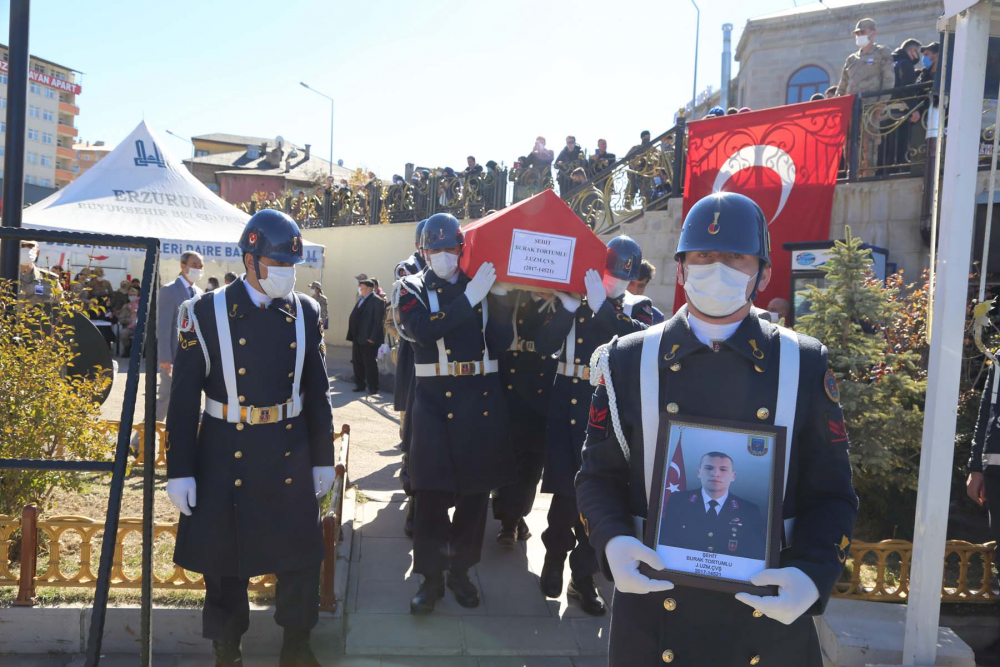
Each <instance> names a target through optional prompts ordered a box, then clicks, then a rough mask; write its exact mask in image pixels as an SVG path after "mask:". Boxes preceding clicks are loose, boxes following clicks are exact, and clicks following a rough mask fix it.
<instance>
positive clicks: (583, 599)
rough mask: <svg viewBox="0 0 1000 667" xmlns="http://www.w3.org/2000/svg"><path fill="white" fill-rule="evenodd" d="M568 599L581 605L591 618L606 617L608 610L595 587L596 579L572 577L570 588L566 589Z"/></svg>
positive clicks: (591, 577)
mask: <svg viewBox="0 0 1000 667" xmlns="http://www.w3.org/2000/svg"><path fill="white" fill-rule="evenodd" d="M566 597H568V598H569V599H571V600H576V601H577V602H579V603H580V608H581V609H583V610H584V611H585V612H587V613H588V614H590V615H591V616H604V614H605V612H606V611H607V609H606V608H605V606H604V600H602V599H601V594H600V593H598V592H597V586H596V585H594V577H593V576H590V575H587V576H580V575H576V574H574V575H573V576H572V577H570V580H569V586H567V587H566Z"/></svg>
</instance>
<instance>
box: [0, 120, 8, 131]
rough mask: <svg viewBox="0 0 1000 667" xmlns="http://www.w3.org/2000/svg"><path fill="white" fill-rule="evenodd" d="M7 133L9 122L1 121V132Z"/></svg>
mask: <svg viewBox="0 0 1000 667" xmlns="http://www.w3.org/2000/svg"><path fill="white" fill-rule="evenodd" d="M6 131H7V122H6V121H3V120H0V132H6Z"/></svg>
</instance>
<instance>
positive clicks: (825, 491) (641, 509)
mask: <svg viewBox="0 0 1000 667" xmlns="http://www.w3.org/2000/svg"><path fill="white" fill-rule="evenodd" d="M686 313H687V309H686V308H685V309H682V310H681V311H679V312H678V313H677V314H676V315H674V317H673V318H671V319H670V320H668V321H667V322H665V323H664V324H663V325H662V326H664V327H665V328H664V331H663V337H662V339H661V343H660V348H659V355H658V359H659V373H660V383H659V386H660V395H659V397H658V400H659V407H660V410H661V411H662V410H665V409H666V407H667V406H668V405H670V404H674V406H676V408H677V414H679V415H681V416H693V417H711V418H716V419H728V420H735V421H743V422H751V423H766V424H773V422H774V413H775V408H776V403H777V389H778V367H779V355H780V340H779V336H780V334H779V333H778V328H777V327H776V326H774V325H772V324H771V323H769V322H765V321H763V320H761V319H759V318H757V317H754V316H752V315H751V316H748V317H747V318H746V319H745V320H744V321H743V322H742V323H741V324H740V326H739V328H738V329H737V330H736V332H735V333H734V334H733V336H732V337H731V338H729V340H726V341H724V342H723V343H722V344H721V345H720V349H719V351H718V352H713V351H712V350H711V349H710V348H709V347H707V346H706V345H704V344H702V343H701V342H700V341H699V340H698V339H697V338H696V337H695V336H694V334H693V333H691V330H690V328H689V327H688V322H687V314H686ZM658 326H661V325H658ZM645 335H648V333H644V334H637V335H633V336H626V337H625V338H622V339H619V340H618V341H616V343H615V344H613V345H612V348H611V357H610V364H609V366H610V370H611V378H612V382H613V385H614V389H615V392H616V396H617V401H616V403H617V406H618V412H619V414H620V418H621V424H622V430H623V432H624V435H625V438H626V440H627V441H628V447H629V450H630V452H631V456H630V458H631V465H630V464H629V463H628V462H627V461H626V459H625V456H624V454H623V452H622V449H621V447H620V445H619V443H618V438H617V436H616V435H615V432H614V428H613V427H612V422H611V418H610V415H609V413H608V412H607V410H608V407H609V403H608V393H607V388H606V386H604V385H599V386H598V388H597V391H596V392H595V394H594V397H593V407H592V414H594V415H595V420H594V421H593V422H592V423H591V424H590V425H589V426H588V427H587V439H586V442H585V444H584V447H583V465H582V467H581V469H580V473H579V475H577V478H576V488H577V502H578V504H579V507H580V512H581V514H582V516H583V518H584V522H585V523H584V525H585V526H586V527H587V530H588V534H589V535H590V541H591V543H592V544H593V545H594V548H595V549H597V552H598V553H599V554H604V550H605V547H606V546H607V543H608V541H609V540H610V539H611V538H612V537H615V536H617V535H634V534H635V529H634V523H633V519H632V517H633V516H640V517H645V516H646V486H645V476H644V471H643V460H644V455H643V449H644V448H645V447H646V446H647V443H645V442H644V441H643V433H642V418H641V413H640V403H639V400H638V398H639V393H640V391H639V374H640V373H639V369H640V356H641V353H642V341H643V338H644V336H645ZM799 348H800V350H801V352H800V365H799V391H798V401H797V403H796V413H795V424H794V427H793V431H792V434H793V435H792V451H791V459H790V463H789V472H788V484H787V488H786V491H785V498H784V504H783V508H782V515H783V518H785V519H788V518H792V517H796V521H795V526H794V529H793V531H792V535H791V536H790V537H791V545H790V546H788V547H787V548H785V549H783V550H782V552H781V554H780V556H781V562H780V565H781V567H796V568H798V569H800V570H802V571H803V572H805V574H807V575H808V576H809V577H810V578H811V579H812V580H813V582H814V583H815V584H816V588H817V589H818V590H819V594H820V599H819V601H817V603H816V604H815V605H814V606H813V607H812V608H811V609H810V610H809V612H808V614H819V613H822V611H823V609H824V608H825V606H826V603H827V601H828V600H829V597H830V593H831V591H832V590H833V586H834V584H835V583H836V581H837V579H838V578H839V577H840V574H841V572H842V571H843V568H844V562H845V560H846V559H847V554H848V549H849V546H850V540H851V534H852V530H853V527H854V519H855V516H856V514H857V506H858V505H857V503H858V501H857V496H856V495H855V493H854V489H853V488H852V486H851V465H850V461H849V459H848V441H847V433H846V429H845V427H844V418H843V412H842V411H841V408H840V405H839V403H838V402H837V401H836V400H833V399H834V398H836V397H837V390H836V383H835V382H834V383H830V382H829V381H828V378H827V362H826V357H827V351H826V348H825V347H824V346H823V345H821V344H820V343H819V342H818V341H816V340H815V339H813V338H809V337H806V336H799ZM754 350H757V353H756V354H755V352H754ZM831 379H832V378H831ZM643 400H647V399H646V398H645V397H643ZM674 406H671V408H673V407H674ZM761 408H766V409H767V411H768V412H767V413H766V414H765V413H764V412H763V411H761V410H760V409H761ZM760 416H764V419H760ZM648 446H652V444H651V443H650V444H649V445H648ZM785 544H788V541H787V540H786V541H785ZM602 561H603V559H602ZM603 566H604V570H605V574H606V575H607V576H609V577H610V576H611V573H610V570H608V568H607V562H606V561H603ZM670 601H672V603H671V602H670ZM668 609H669V611H668ZM610 636H611V649H610V664H611V665H652V664H658V662H659V661H660V660H661V655H662V653H663V652H664V651H666V650H670V651H672V652H673V653H674V658H675V659H674V663H675V664H676V665H681V666H687V665H698V666H702V665H745V664H750V662H749V661H750V659H751V658H753V657H754V656H760V660H759V662H760V664H762V665H782V666H788V667H812V666H818V665H820V664H821V662H820V660H821V658H820V653H819V643H818V640H817V638H816V631H815V626H814V625H813V622H812V619H811V618H809V617H808V615H805V616H803V617H802V618H800V619H798V620H797V621H795V622H794V623H793V624H792V625H790V626H786V625H783V624H781V623H779V622H778V621H775V620H772V619H769V618H767V617H766V616H763V617H760V618H755V617H754V615H753V609H751V608H750V607H749V606H747V605H745V604H743V603H742V602H739V601H738V600H736V599H735V598H734V597H733V596H732V595H731V594H728V593H716V592H709V591H705V590H702V589H694V588H687V587H683V586H678V587H677V588H675V589H674V590H672V591H667V592H665V593H651V594H647V595H634V594H626V593H620V592H616V593H615V597H614V603H613V609H612V620H611V635H610Z"/></svg>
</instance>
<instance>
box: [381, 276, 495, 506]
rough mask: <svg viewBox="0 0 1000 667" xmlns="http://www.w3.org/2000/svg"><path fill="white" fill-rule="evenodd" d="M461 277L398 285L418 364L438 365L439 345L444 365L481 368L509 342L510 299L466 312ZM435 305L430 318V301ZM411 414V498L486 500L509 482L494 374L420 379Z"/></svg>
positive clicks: (404, 321) (406, 328) (489, 301)
mask: <svg viewBox="0 0 1000 667" xmlns="http://www.w3.org/2000/svg"><path fill="white" fill-rule="evenodd" d="M468 283H469V278H468V277H467V276H466V275H465V274H464V273H462V272H461V271H460V272H459V274H458V280H457V281H456V282H455V283H454V284H452V283H450V282H448V281H447V280H443V279H441V278H439V277H438V276H437V274H435V273H434V272H433V271H431V270H430V269H427V270H425V271H424V272H423V273H420V274H418V275H416V276H409V277H406V278H404V279H403V285H402V289H401V290H400V295H399V310H400V313H401V319H402V326H403V329H404V331H405V332H406V334H407V335H408V336H410V337H411V338H413V339H414V340H415V341H416V343H415V344H414V345H413V353H414V360H415V363H416V364H418V365H419V364H437V363H438V361H439V357H438V346H437V341H438V340H439V339H442V338H443V339H444V345H445V349H446V350H447V357H448V361H449V362H462V361H465V362H475V361H479V362H481V361H482V360H483V354H484V352H485V351H486V349H489V356H490V359H496V360H499V358H500V356H501V355H502V354H503V351H504V350H506V349H507V348H508V347H509V346H510V343H511V340H512V339H513V336H514V332H513V329H512V327H511V308H510V306H509V305H508V297H501V298H498V297H496V296H493V295H488V296H487V297H486V299H487V304H488V316H489V317H488V320H487V325H486V327H485V330H484V328H483V319H482V318H483V312H482V311H483V304H482V303H478V304H476V305H475V306H473V305H471V304H469V300H468V299H467V298H466V296H465V286H466V285H467V284H468ZM431 291H433V293H434V294H435V295H436V296H437V299H438V306H439V310H438V312H435V313H432V312H431V311H430V307H431V304H430V301H429V298H428V293H429V292H431ZM414 387H415V389H414V399H413V407H412V408H411V409H410V411H409V413H408V414H407V415H406V421H407V422H410V424H411V426H412V431H411V433H410V434H409V442H408V445H409V471H410V484H411V488H412V489H413V491H448V492H453V493H457V494H459V495H471V494H476V493H488V492H489V491H490V490H491V489H495V488H498V487H500V486H502V485H504V484H506V483H507V482H509V481H510V479H511V477H512V476H513V471H514V467H513V462H514V458H513V452H512V451H511V449H510V444H509V442H508V440H507V404H506V401H505V400H504V396H503V387H502V385H501V384H500V377H499V374H498V373H489V374H487V375H465V376H460V377H455V376H448V375H443V376H438V377H420V376H416V382H415V384H414Z"/></svg>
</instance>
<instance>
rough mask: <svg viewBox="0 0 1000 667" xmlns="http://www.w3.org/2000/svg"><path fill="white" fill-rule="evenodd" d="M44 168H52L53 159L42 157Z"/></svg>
mask: <svg viewBox="0 0 1000 667" xmlns="http://www.w3.org/2000/svg"><path fill="white" fill-rule="evenodd" d="M42 166H43V167H51V166H52V158H51V157H49V156H48V155H43V156H42Z"/></svg>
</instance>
